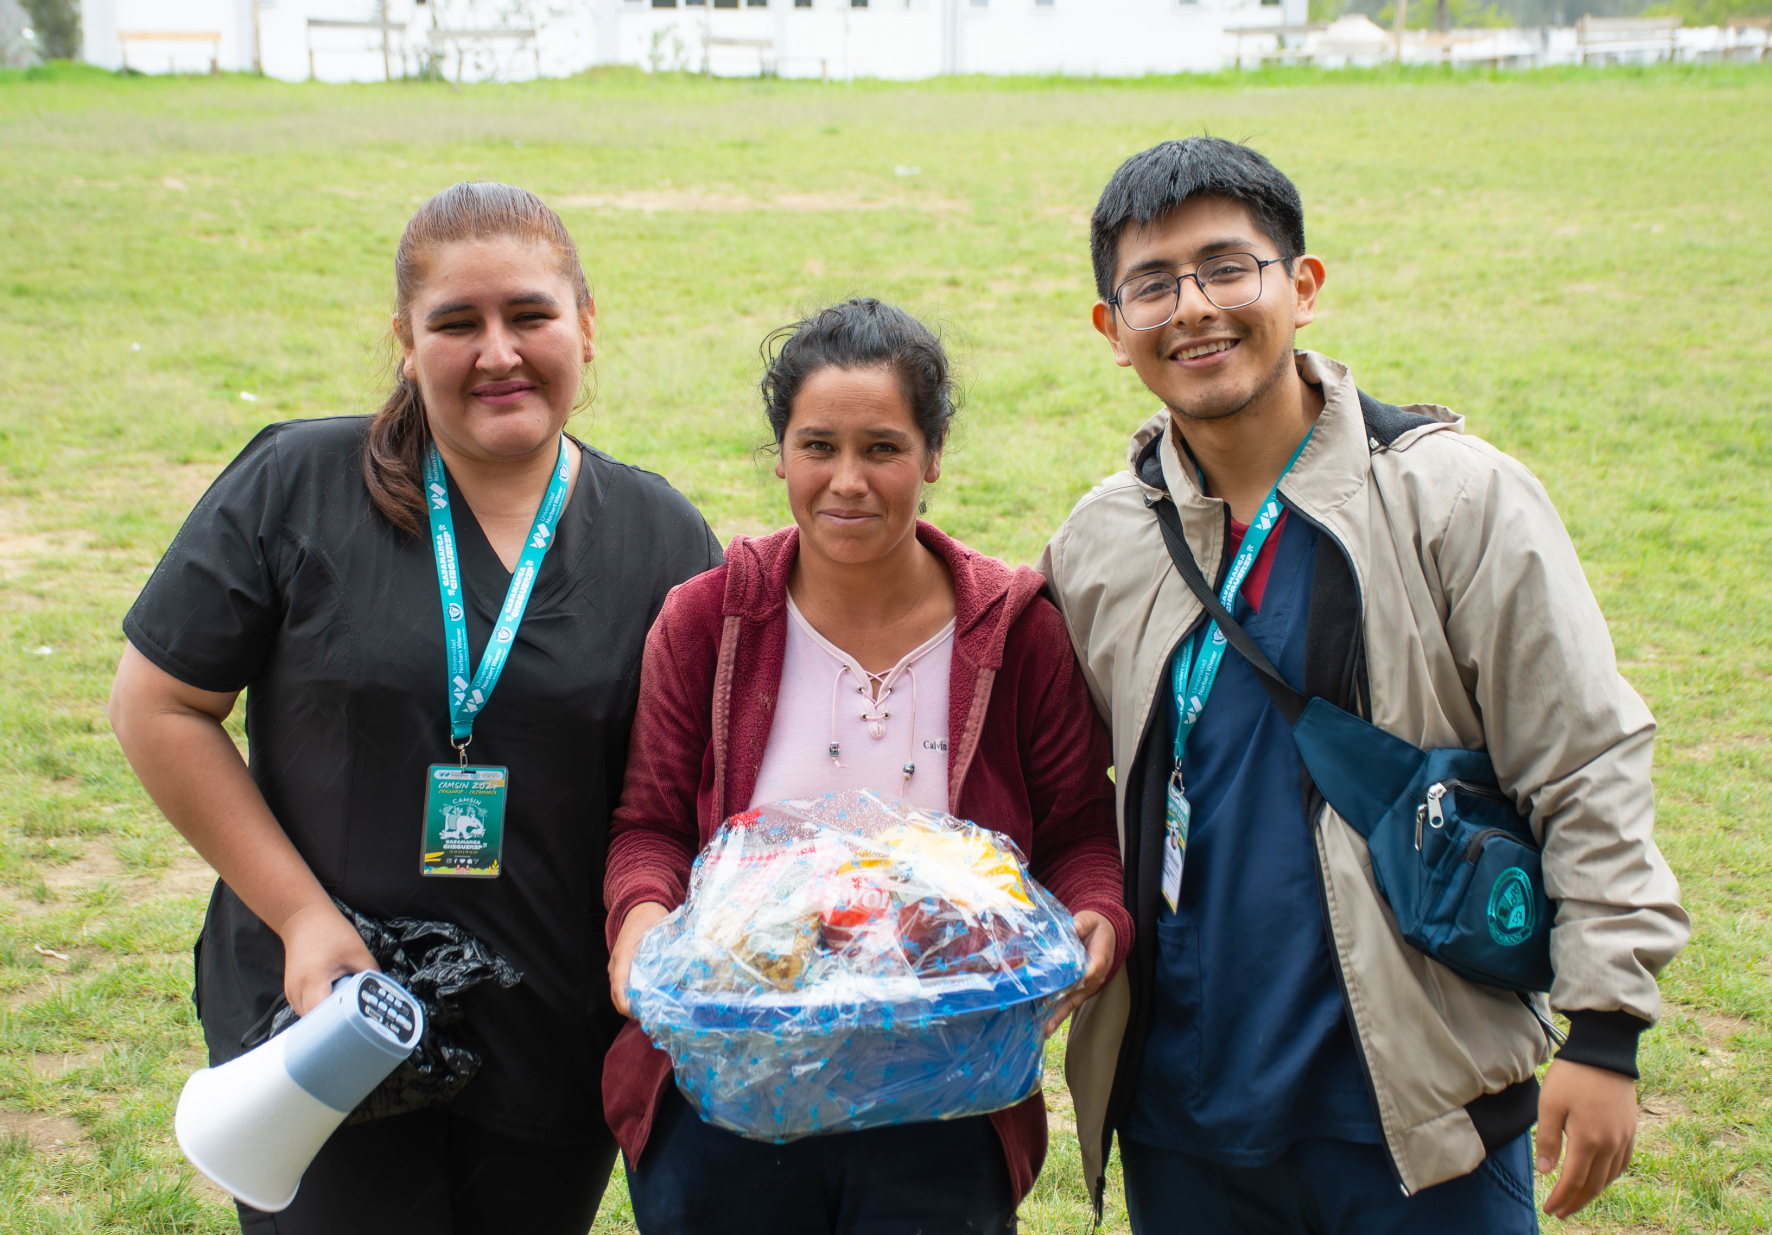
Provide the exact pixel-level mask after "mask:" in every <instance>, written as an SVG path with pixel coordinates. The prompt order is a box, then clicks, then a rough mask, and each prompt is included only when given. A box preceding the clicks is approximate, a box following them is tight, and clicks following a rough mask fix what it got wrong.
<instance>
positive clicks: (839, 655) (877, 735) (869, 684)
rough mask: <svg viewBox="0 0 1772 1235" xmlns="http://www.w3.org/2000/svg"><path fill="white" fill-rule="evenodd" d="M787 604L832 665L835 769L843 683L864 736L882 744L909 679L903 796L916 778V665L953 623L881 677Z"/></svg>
mask: <svg viewBox="0 0 1772 1235" xmlns="http://www.w3.org/2000/svg"><path fill="white" fill-rule="evenodd" d="M787 604H788V615H789V616H790V617H791V618H792V619H793V621H794V622H795V623H797V624H798V625H799V627H800V629H801V630H802V631H803V632H805V634H806V635H807V636H808V637H809V638H810V639H811V640H812V642H813V643H814V644H816V645H817V646H818V647H819V648H820V649H822V650H823V651H824V653H825V654H826V655H827V656H829V657H830V659H831V660H832V661H833V662H835V666H836V669H835V673H834V675H833V677H832V679H831V742H830V748H829V754H830V758H831V762H832V763H833V764H835V765H836V766H837V767H843V766H844V764H843V759H842V747H841V744H840V743H839V742H838V741H837V712H838V708H839V706H840V705H841V701H842V699H843V698H844V685H845V682H846V681H847V682H848V683H849V684H850V687H851V689H853V691H854V692H855V693H856V694H857V695H860V696H861V699H860V700H859V703H860V705H861V712H860V718H861V720H862V721H864V722H865V723H866V724H867V727H868V728H867V731H868V736H870V737H872V738H873V739H874V740H875V741H882V740H884V739H885V738H886V736H887V722H888V721H890V720H891V719H892V712H891V709H890V707H889V704H890V703H891V701H892V695H893V692H894V691H896V690H897V689H899V686H900V684H901V683H902V682H904V681H905V680H906V679H909V682H910V693H911V698H910V712H909V715H910V719H909V721H908V722H906V724H905V728H906V730H907V733H906V739H905V742H906V744H905V759H904V767H903V768H901V769H900V771H901V773H902V775H903V776H904V781H903V784H902V785H901V786H900V792H903V791H904V789H905V788H907V787H908V786H909V785H910V783H911V777H912V776H914V775H916V772H917V763H916V753H917V669H916V666H917V662H918V661H920V660H922V659H923V658H924V657H926V656H928V655H929V654H930V653H931V652H933V651H935V649H936V648H938V647H940V646H941V645H942V644H943V643H945V642H947V641H948V640H949V639H951V638H953V635H954V619H953V618H949V619H948V621H947V624H946V625H945V626H943V627H942V628H941V629H940V630H938V631H936V632H935V634H933V635H931V636H930V637H929V638H928V639H926V640H924V641H923V642H922V643H921V644H919V645H918V646H916V647H914V648H912V649H911V650H910V651H909V652H907V653H905V655H904V656H903V658H901V659H900V660H899V662H898V663H897V664H896V665H893V666H892V668H890V669H888V670H886V671H885V672H884V673H873V672H870V671H869V670H867V669H864V668H862V666H861V662H860V661H858V660H857V659H856V658H855V657H853V656H851V655H850V654H849V653H847V652H845V651H844V650H843V649H842V648H840V647H838V646H837V645H836V644H834V643H832V642H831V641H830V640H829V639H826V638H825V637H824V636H823V635H821V634H819V633H818V631H817V630H816V629H815V628H814V627H813V625H812V623H811V622H808V621H807V620H806V615H805V614H803V613H801V612H800V607H799V606H798V605H796V604H795V603H794V598H793V596H792V595H790V596H788V598H787ZM853 702H855V701H852V703H853Z"/></svg>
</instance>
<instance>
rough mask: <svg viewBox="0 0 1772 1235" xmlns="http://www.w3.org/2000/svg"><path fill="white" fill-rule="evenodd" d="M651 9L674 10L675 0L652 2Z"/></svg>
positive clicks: (656, 0) (655, 0)
mask: <svg viewBox="0 0 1772 1235" xmlns="http://www.w3.org/2000/svg"><path fill="white" fill-rule="evenodd" d="M652 7H653V8H655V9H674V8H676V7H677V0H652Z"/></svg>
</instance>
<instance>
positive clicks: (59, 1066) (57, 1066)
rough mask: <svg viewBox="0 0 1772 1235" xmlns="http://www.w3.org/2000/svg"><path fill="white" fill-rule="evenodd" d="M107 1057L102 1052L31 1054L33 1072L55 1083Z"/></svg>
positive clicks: (40, 1052) (35, 1052) (44, 1052)
mask: <svg viewBox="0 0 1772 1235" xmlns="http://www.w3.org/2000/svg"><path fill="white" fill-rule="evenodd" d="M104 1057H105V1053H104V1052H103V1051H102V1050H90V1051H63V1052H61V1053H60V1054H56V1053H54V1052H51V1051H33V1052H31V1071H33V1072H35V1073H36V1074H37V1075H38V1076H40V1077H42V1078H43V1079H44V1080H48V1081H53V1080H55V1079H56V1078H57V1077H59V1076H62V1075H64V1074H66V1073H68V1072H72V1071H74V1069H76V1068H84V1067H86V1066H87V1065H88V1064H94V1063H97V1062H98V1061H99V1060H101V1059H103V1058H104Z"/></svg>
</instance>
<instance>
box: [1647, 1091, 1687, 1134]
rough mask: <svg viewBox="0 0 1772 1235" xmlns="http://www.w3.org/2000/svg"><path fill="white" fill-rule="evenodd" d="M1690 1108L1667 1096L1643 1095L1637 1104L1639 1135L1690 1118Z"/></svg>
mask: <svg viewBox="0 0 1772 1235" xmlns="http://www.w3.org/2000/svg"><path fill="white" fill-rule="evenodd" d="M1692 1114H1693V1111H1692V1108H1691V1107H1690V1106H1687V1105H1686V1103H1684V1102H1682V1101H1681V1100H1680V1099H1678V1098H1675V1097H1672V1096H1671V1095H1668V1094H1645V1095H1644V1096H1643V1099H1642V1100H1641V1101H1640V1102H1638V1104H1637V1131H1638V1133H1639V1134H1643V1133H1649V1132H1654V1131H1658V1130H1659V1129H1661V1128H1664V1127H1666V1126H1667V1125H1668V1124H1671V1123H1673V1122H1675V1121H1676V1120H1681V1119H1690V1118H1692Z"/></svg>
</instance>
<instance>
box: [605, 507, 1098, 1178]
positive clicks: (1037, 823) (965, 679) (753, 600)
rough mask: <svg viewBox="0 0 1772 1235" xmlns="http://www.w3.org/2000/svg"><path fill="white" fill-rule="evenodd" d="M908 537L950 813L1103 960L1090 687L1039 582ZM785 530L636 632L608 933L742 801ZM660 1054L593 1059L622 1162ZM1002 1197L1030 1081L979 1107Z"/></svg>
mask: <svg viewBox="0 0 1772 1235" xmlns="http://www.w3.org/2000/svg"><path fill="white" fill-rule="evenodd" d="M917 538H918V539H919V540H921V541H922V542H923V544H924V545H926V546H927V547H928V548H929V549H930V550H932V551H933V552H935V553H936V554H938V555H939V556H940V557H941V559H942V560H943V561H944V562H946V563H947V568H948V570H949V572H950V573H951V574H952V576H953V580H954V594H955V595H954V608H955V614H954V651H953V663H952V668H951V670H950V671H949V681H948V701H949V702H948V809H949V810H950V812H951V813H953V814H955V815H960V816H963V817H964V818H967V819H971V820H973V821H974V822H976V823H979V824H981V825H983V826H984V827H988V828H991V829H993V830H995V831H998V832H1002V833H1004V834H1006V835H1007V836H1009V837H1010V838H1011V839H1012V840H1014V841H1015V843H1016V844H1017V845H1019V846H1020V847H1021V851H1022V852H1023V853H1025V854H1027V855H1028V862H1029V866H1030V869H1031V871H1032V873H1033V876H1034V878H1036V879H1038V880H1039V881H1040V882H1041V883H1042V884H1044V885H1045V886H1046V887H1047V888H1048V889H1050V890H1051V892H1052V894H1053V895H1054V896H1056V897H1058V899H1059V900H1060V901H1062V902H1063V903H1064V905H1065V906H1066V907H1067V908H1069V909H1070V910H1071V911H1072V912H1073V913H1078V912H1081V911H1083V910H1085V909H1093V910H1094V911H1095V912H1097V913H1099V914H1101V915H1102V916H1103V917H1105V918H1106V919H1107V920H1108V921H1109V922H1110V923H1112V924H1113V928H1114V935H1115V939H1116V944H1115V952H1114V968H1115V969H1118V968H1119V966H1120V964H1121V962H1122V961H1123V960H1124V959H1125V957H1126V952H1127V950H1128V949H1129V948H1130V947H1131V945H1132V919H1131V916H1130V915H1129V914H1127V912H1126V910H1125V908H1124V905H1123V903H1122V900H1121V873H1120V849H1119V840H1118V836H1117V833H1116V830H1115V826H1114V790H1113V785H1112V783H1111V782H1110V781H1109V780H1108V776H1107V768H1108V759H1109V755H1108V737H1107V730H1106V728H1105V727H1104V726H1103V725H1102V723H1101V720H1100V718H1099V717H1098V716H1097V715H1096V712H1095V708H1094V706H1093V705H1092V704H1091V702H1090V699H1089V694H1088V690H1087V688H1086V687H1085V685H1084V682H1083V675H1082V672H1081V670H1080V669H1078V667H1077V662H1076V657H1075V655H1074V654H1073V653H1072V651H1071V642H1070V637H1069V635H1067V634H1066V632H1065V627H1064V619H1063V618H1061V617H1060V616H1059V614H1058V610H1057V609H1055V608H1054V607H1053V606H1052V604H1051V603H1050V602H1049V601H1047V600H1046V599H1045V598H1044V597H1042V596H1040V594H1039V593H1040V589H1041V588H1042V587H1043V586H1044V585H1045V580H1044V579H1042V578H1041V577H1040V576H1039V575H1038V574H1036V573H1034V572H1033V571H1031V570H1029V569H1027V568H1026V567H1021V568H1019V569H1016V570H1011V569H1010V568H1009V567H1008V566H1005V565H1004V564H1003V563H1002V562H999V561H997V560H996V559H995V558H989V557H985V556H984V555H982V554H979V553H974V552H973V551H972V550H970V549H968V548H966V546H964V545H962V544H961V543H960V542H959V541H957V540H954V539H952V538H951V537H948V536H946V535H944V534H943V533H941V532H940V531H938V530H937V529H936V528H935V527H933V526H932V525H930V524H928V523H924V522H921V521H919V522H918V524H917ZM799 543H800V541H799V530H798V529H797V528H791V527H790V528H786V529H784V530H782V531H780V532H776V533H774V534H773V535H770V536H765V537H762V538H760V539H755V540H753V539H747V538H745V537H738V538H735V539H734V540H733V542H732V545H731V547H730V548H728V549H727V551H726V564H725V565H724V566H721V567H718V568H716V569H714V570H710V571H708V572H707V573H706V574H704V575H700V576H698V577H696V578H694V579H691V580H690V581H689V582H687V583H684V584H681V585H680V586H678V587H677V588H675V589H674V590H673V591H672V592H671V594H670V596H669V597H668V598H667V599H666V601H665V604H664V608H663V610H662V611H660V613H659V615H658V621H657V622H655V623H654V624H653V627H652V631H651V633H650V634H648V635H647V637H646V657H645V661H644V662H643V665H642V668H641V671H640V703H639V711H638V713H637V715H636V716H635V718H634V728H633V737H632V740H631V742H630V747H629V750H630V753H629V756H628V765H627V780H626V781H625V783H624V785H623V787H622V797H621V806H620V807H619V808H618V809H617V810H616V812H615V816H614V820H613V822H612V823H611V824H610V829H609V866H608V871H607V873H606V874H605V876H604V883H603V889H604V891H603V895H604V901H605V903H606V904H607V905H608V907H609V921H608V925H607V930H608V935H609V942H610V945H611V946H613V945H614V943H615V938H616V936H617V935H618V934H619V933H620V931H621V924H622V922H623V920H624V919H625V918H626V917H627V914H628V911H629V910H630V909H632V908H634V906H636V905H640V904H643V903H645V902H647V901H656V902H657V903H659V904H661V905H665V906H668V907H671V908H675V907H676V906H677V905H680V904H682V902H683V898H684V896H685V894H686V892H687V888H688V883H689V868H690V865H691V863H693V862H694V860H695V855H696V854H697V853H699V852H700V851H701V849H702V847H703V846H704V845H706V844H707V842H708V841H709V840H710V839H711V838H712V836H713V834H714V831H715V829H717V828H718V827H719V826H720V824H721V822H722V821H723V820H725V819H726V818H727V817H728V816H730V815H732V814H735V813H736V812H738V811H742V810H744V809H746V808H747V807H748V806H749V805H750V800H751V794H752V792H753V791H754V789H755V788H756V784H757V773H758V771H759V769H761V767H762V765H763V751H764V748H765V747H766V746H767V745H768V742H769V730H770V726H771V725H772V724H773V722H774V719H775V700H776V691H777V688H778V687H779V686H780V684H781V667H782V658H783V656H784V654H785V651H786V648H787V623H788V613H787V603H786V602H787V582H788V573H789V571H790V570H791V569H792V568H793V564H794V559H795V557H796V556H797V555H798V553H799ZM670 1077H671V1061H670V1057H669V1056H668V1055H666V1054H665V1053H664V1052H663V1051H661V1050H659V1049H658V1048H656V1047H655V1046H653V1045H652V1043H651V1041H650V1040H649V1039H647V1037H646V1035H645V1034H644V1033H642V1032H641V1031H640V1026H639V1025H638V1024H637V1023H636V1022H633V1021H629V1022H628V1024H627V1025H626V1026H624V1027H623V1029H622V1031H621V1033H620V1035H619V1036H617V1038H616V1040H615V1044H614V1045H613V1047H612V1048H611V1049H610V1051H609V1056H608V1059H607V1060H606V1062H605V1063H604V1066H603V1109H604V1114H605V1115H606V1116H607V1117H608V1120H609V1126H610V1128H611V1129H612V1130H613V1131H614V1133H615V1137H616V1140H617V1141H619V1142H620V1144H621V1147H622V1149H623V1151H624V1152H626V1154H627V1155H628V1158H629V1160H630V1161H638V1160H639V1158H640V1155H641V1153H642V1151H643V1150H644V1149H645V1147H646V1139H647V1136H648V1135H649V1134H650V1132H651V1130H652V1120H653V1116H654V1115H655V1113H656V1112H657V1110H658V1104H659V1100H660V1098H661V1097H662V1095H663V1093H664V1086H665V1084H666V1083H667V1082H668V1081H669V1080H670ZM990 1118H991V1122H992V1124H993V1125H995V1127H996V1129H997V1134H998V1136H999V1137H1000V1138H1001V1140H1002V1142H1003V1153H1004V1156H1005V1158H1006V1159H1007V1161H1008V1165H1009V1178H1010V1182H1011V1183H1012V1185H1013V1186H1014V1189H1015V1200H1016V1203H1017V1204H1020V1203H1021V1198H1022V1197H1023V1196H1025V1195H1027V1192H1028V1190H1029V1189H1030V1188H1032V1187H1033V1184H1034V1179H1035V1177H1036V1176H1038V1175H1039V1173H1040V1166H1041V1164H1042V1163H1043V1162H1044V1161H1045V1158H1046V1106H1045V1102H1044V1100H1043V1099H1042V1097H1041V1095H1039V1094H1035V1095H1033V1096H1032V1097H1030V1098H1028V1099H1027V1100H1026V1101H1025V1102H1022V1103H1021V1104H1020V1105H1018V1106H1014V1107H1011V1108H1010V1109H1008V1110H1006V1111H998V1112H996V1113H995V1114H993V1115H992V1116H991V1117H990Z"/></svg>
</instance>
